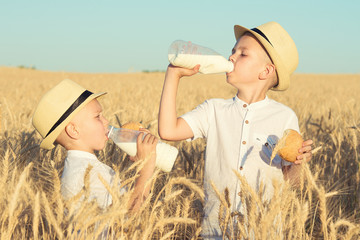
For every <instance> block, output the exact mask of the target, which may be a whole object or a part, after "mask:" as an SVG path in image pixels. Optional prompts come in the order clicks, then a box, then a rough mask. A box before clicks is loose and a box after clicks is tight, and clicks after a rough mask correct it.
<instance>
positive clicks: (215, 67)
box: [168, 40, 234, 74]
mask: <svg viewBox="0 0 360 240" xmlns="http://www.w3.org/2000/svg"><path fill="white" fill-rule="evenodd" d="M168 58H169V62H170V63H171V64H172V65H174V66H178V67H184V68H189V69H192V68H193V67H195V66H196V65H197V64H200V69H199V72H201V73H204V74H209V73H222V72H231V71H232V70H233V69H234V64H233V63H232V62H231V61H228V60H227V59H226V58H224V57H223V56H221V55H220V54H218V53H217V52H215V51H214V50H212V49H210V48H206V47H203V46H199V45H196V44H193V43H191V42H185V41H182V40H177V41H175V42H173V43H172V44H171V45H170V47H169V53H168Z"/></svg>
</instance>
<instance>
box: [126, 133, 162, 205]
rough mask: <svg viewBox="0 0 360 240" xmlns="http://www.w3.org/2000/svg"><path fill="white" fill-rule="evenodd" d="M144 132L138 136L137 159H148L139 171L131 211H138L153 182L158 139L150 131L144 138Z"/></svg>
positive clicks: (132, 196)
mask: <svg viewBox="0 0 360 240" xmlns="http://www.w3.org/2000/svg"><path fill="white" fill-rule="evenodd" d="M143 135H144V134H143V133H140V134H139V136H138V138H137V152H136V156H135V159H134V160H135V161H138V160H142V161H146V162H145V164H144V166H143V167H142V169H141V170H140V171H139V176H138V178H137V179H136V182H135V187H134V192H133V193H132V195H131V198H130V203H129V204H130V206H129V209H130V211H131V212H136V211H137V210H138V209H139V208H140V206H141V204H142V203H143V202H144V200H145V199H146V198H147V196H148V195H149V192H150V189H151V183H150V182H149V180H150V179H151V177H152V174H153V173H154V169H155V163H156V144H157V143H158V139H157V138H156V137H155V136H154V135H152V134H150V133H148V134H146V136H145V137H144V139H143Z"/></svg>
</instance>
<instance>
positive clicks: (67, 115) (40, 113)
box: [32, 79, 106, 149]
mask: <svg viewBox="0 0 360 240" xmlns="http://www.w3.org/2000/svg"><path fill="white" fill-rule="evenodd" d="M104 94H106V93H105V92H102V93H97V94H95V93H92V92H90V91H88V90H86V89H85V88H83V87H82V86H80V85H79V84H77V83H75V82H73V81H71V80H69V79H65V80H63V81H61V82H60V83H59V84H58V85H56V86H55V87H54V88H52V89H51V90H50V91H48V92H47V93H46V94H45V95H44V96H43V97H42V99H41V100H40V102H39V104H38V106H37V107H36V109H35V113H34V116H33V119H32V124H33V126H34V127H35V129H36V130H37V131H38V132H39V133H40V135H41V136H42V137H43V138H44V139H43V141H42V142H41V144H40V147H41V148H44V149H52V148H53V147H54V144H53V143H54V142H55V140H56V138H57V137H58V136H59V134H60V133H61V131H62V130H63V129H64V128H65V126H66V125H67V124H68V123H69V122H70V120H71V119H72V118H73V117H74V116H75V114H76V113H77V112H79V111H80V110H81V109H82V108H83V107H84V106H85V105H86V104H87V103H88V102H90V101H91V100H93V99H95V98H97V97H100V96H101V95H104Z"/></svg>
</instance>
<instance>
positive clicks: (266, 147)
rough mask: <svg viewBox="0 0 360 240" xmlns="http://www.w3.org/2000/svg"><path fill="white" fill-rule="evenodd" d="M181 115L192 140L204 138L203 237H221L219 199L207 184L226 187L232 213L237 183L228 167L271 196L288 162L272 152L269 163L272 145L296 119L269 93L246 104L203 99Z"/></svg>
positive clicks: (236, 201)
mask: <svg viewBox="0 0 360 240" xmlns="http://www.w3.org/2000/svg"><path fill="white" fill-rule="evenodd" d="M181 117H182V118H183V119H184V120H185V121H186V122H187V123H188V125H189V126H190V128H191V129H192V131H193V134H194V138H193V139H196V138H206V153H205V173H204V190H205V196H206V199H205V207H204V211H205V217H204V221H203V226H202V227H203V232H202V235H203V237H205V238H206V236H216V235H219V236H221V232H220V228H219V223H218V210H219V204H220V201H219V199H218V198H217V196H216V194H215V192H214V191H213V189H212V187H211V185H210V183H211V182H213V183H214V184H215V185H216V187H217V188H218V189H219V190H220V191H221V192H223V191H224V190H225V188H226V187H227V188H228V190H229V197H230V201H231V206H232V207H233V209H232V211H241V202H240V197H239V196H238V193H239V192H240V187H241V186H240V184H239V180H238V179H237V177H236V175H235V173H234V172H233V170H237V171H238V172H239V173H240V174H241V175H243V176H244V177H245V178H246V179H247V181H248V183H249V184H250V186H251V187H252V188H253V189H255V190H256V191H259V187H260V183H261V182H262V183H263V186H264V188H265V189H264V193H265V194H264V197H265V198H266V199H270V198H271V196H272V194H273V186H272V179H277V180H278V181H283V173H282V166H286V165H290V164H291V163H288V162H286V161H284V160H282V159H281V158H280V157H279V156H276V157H275V158H274V159H273V161H272V163H271V165H270V157H271V153H272V150H271V149H272V147H273V146H274V145H275V144H276V142H277V140H278V139H280V138H281V137H282V135H283V133H284V131H285V130H286V129H294V130H296V131H298V132H299V125H298V119H297V117H296V114H295V113H294V111H293V110H291V109H290V108H289V107H287V106H285V105H283V104H281V103H278V102H276V101H274V100H272V99H269V98H268V97H266V98H265V99H264V100H262V101H259V102H256V103H252V104H249V105H248V104H247V103H246V102H244V101H242V100H240V99H239V98H238V97H237V96H235V97H234V98H232V99H227V100H225V99H210V100H207V101H205V102H204V103H202V104H200V105H199V106H198V107H196V108H195V109H194V110H193V111H191V112H188V113H186V114H184V115H183V116H181Z"/></svg>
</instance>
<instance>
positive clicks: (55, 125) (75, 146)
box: [33, 80, 158, 210]
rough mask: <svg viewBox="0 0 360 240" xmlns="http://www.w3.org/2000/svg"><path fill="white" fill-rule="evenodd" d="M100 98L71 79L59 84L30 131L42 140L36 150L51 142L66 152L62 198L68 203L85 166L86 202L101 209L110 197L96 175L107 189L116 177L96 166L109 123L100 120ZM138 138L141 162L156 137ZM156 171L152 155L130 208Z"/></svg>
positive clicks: (146, 190)
mask: <svg viewBox="0 0 360 240" xmlns="http://www.w3.org/2000/svg"><path fill="white" fill-rule="evenodd" d="M104 94H105V93H98V94H94V93H92V92H90V91H88V90H86V89H85V88H83V87H82V86H80V85H78V84H77V83H75V82H73V81H71V80H63V81H62V82H60V83H59V84H58V85H56V86H55V87H54V88H52V89H51V90H50V91H48V92H47V93H46V94H45V95H44V96H43V98H42V99H41V100H40V102H39V104H38V106H37V108H36V110H35V113H34V116H33V126H34V127H35V129H36V130H37V131H38V132H39V133H40V134H41V136H42V137H43V138H44V139H43V140H42V142H41V144H40V147H41V148H44V149H52V148H53V147H54V142H56V143H58V144H60V145H61V146H63V147H64V148H65V149H66V150H67V157H66V159H65V164H64V171H63V174H62V177H61V193H62V195H63V197H64V198H65V199H68V198H70V197H72V196H74V195H76V194H77V193H79V192H80V191H81V189H82V188H83V186H84V175H85V171H86V169H87V168H88V166H89V165H91V166H92V169H91V171H90V175H89V176H90V190H89V191H90V196H89V198H90V200H96V201H97V203H98V205H99V207H101V208H105V207H107V206H109V205H110V204H111V203H112V198H111V195H110V194H109V192H108V191H107V189H106V188H105V186H104V184H103V183H102V182H101V181H100V179H99V177H98V175H101V176H102V178H103V179H104V180H105V181H106V182H107V184H109V185H110V186H111V184H112V181H113V178H114V175H115V172H114V170H113V169H112V168H111V167H109V166H107V165H105V164H103V163H101V162H100V161H99V160H98V159H97V158H96V156H95V155H94V151H98V150H101V149H103V148H104V147H105V144H106V141H107V140H108V138H107V133H108V130H107V127H108V123H109V122H108V121H107V120H106V119H105V118H104V116H103V115H102V107H101V105H100V103H99V102H98V101H97V98H98V97H100V96H102V95H104ZM142 136H143V133H141V134H140V135H139V137H138V139H137V141H138V148H137V155H136V157H135V160H137V159H145V157H146V156H150V154H151V153H154V152H155V149H156V143H157V141H158V140H157V138H156V137H154V136H153V135H151V134H147V135H146V136H145V137H144V139H143V140H141V139H142ZM154 168H155V154H152V155H151V157H150V159H149V160H148V161H147V163H146V164H145V166H144V167H143V168H142V170H141V171H140V175H139V177H138V178H137V180H136V184H135V188H134V193H133V195H132V198H131V199H132V201H131V202H130V203H129V204H130V205H129V208H130V209H132V210H136V209H137V208H138V207H139V206H140V204H141V202H142V201H143V199H144V197H146V195H148V193H149V191H150V186H147V187H146V188H145V184H146V181H147V180H148V179H150V177H151V175H152V173H153V171H154Z"/></svg>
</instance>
